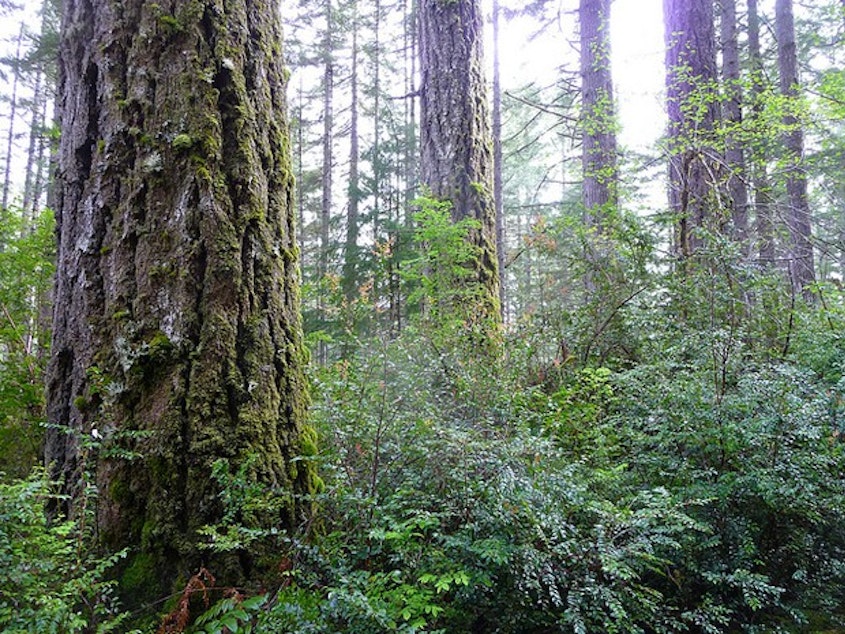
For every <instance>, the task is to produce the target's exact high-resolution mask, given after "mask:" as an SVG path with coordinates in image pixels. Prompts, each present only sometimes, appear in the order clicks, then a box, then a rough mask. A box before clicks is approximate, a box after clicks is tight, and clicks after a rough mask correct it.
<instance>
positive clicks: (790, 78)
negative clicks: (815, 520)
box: [775, 0, 816, 301]
mask: <svg viewBox="0 0 845 634" xmlns="http://www.w3.org/2000/svg"><path fill="white" fill-rule="evenodd" d="M775 30H776V35H777V41H778V69H779V71H780V91H781V94H782V95H783V96H784V97H786V98H787V99H788V100H789V103H790V106H792V105H795V102H796V101H797V98H798V97H799V95H800V89H799V83H798V57H797V54H796V47H795V21H794V18H793V14H792V0H777V1H776V2H775ZM791 110H792V108H791V107H788V108H787V114H786V115H785V116H784V120H783V123H784V126H785V128H786V131H785V133H784V147H785V149H786V153H787V157H786V158H787V175H786V193H787V200H788V204H789V210H788V213H787V215H786V216H787V225H788V227H789V237H790V246H791V257H790V267H789V271H790V279H791V281H792V286H793V289H795V291H796V292H800V293H801V294H802V295H803V296H804V298H805V299H807V300H808V301H811V300H812V299H813V292H812V289H811V288H810V287H811V285H812V284H813V282H814V281H815V278H816V273H815V265H814V263H813V245H812V242H811V221H810V204H809V201H808V199H807V173H806V171H805V170H804V163H803V162H804V130H803V128H802V127H801V122H800V121H799V120H798V118H797V116H796V115H795V114H794V113H793V112H792V111H791Z"/></svg>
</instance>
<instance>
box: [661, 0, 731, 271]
mask: <svg viewBox="0 0 845 634" xmlns="http://www.w3.org/2000/svg"><path fill="white" fill-rule="evenodd" d="M663 15H664V23H665V30H666V96H667V99H666V103H667V110H668V115H669V206H670V210H671V211H672V213H673V215H674V216H675V218H676V244H675V250H676V254H677V256H678V257H679V258H680V259H681V260H685V259H687V258H689V257H690V256H691V255H693V254H694V253H695V252H696V251H697V250H699V249H700V247H701V246H702V244H703V239H702V231H703V230H709V231H713V230H720V229H721V225H722V224H723V219H722V218H721V211H720V207H721V201H720V200H719V180H720V179H719V173H720V170H721V167H720V164H721V157H719V156H717V155H716V152H715V150H714V147H715V142H714V141H715V139H714V130H715V127H716V122H717V121H718V119H719V116H720V115H719V106H718V99H717V95H716V92H717V73H716V36H715V26H714V21H713V0H663Z"/></svg>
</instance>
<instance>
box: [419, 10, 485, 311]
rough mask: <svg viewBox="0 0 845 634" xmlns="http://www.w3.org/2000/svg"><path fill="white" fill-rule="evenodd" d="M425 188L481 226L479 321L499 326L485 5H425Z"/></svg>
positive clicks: (476, 236)
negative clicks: (484, 45)
mask: <svg viewBox="0 0 845 634" xmlns="http://www.w3.org/2000/svg"><path fill="white" fill-rule="evenodd" d="M419 11H420V13H419V38H420V72H421V86H420V106H421V113H420V116H421V120H420V147H421V152H422V156H421V159H422V160H421V164H420V169H421V180H422V183H423V184H424V185H425V186H426V187H428V189H429V190H430V192H431V195H432V196H433V197H434V198H436V199H438V200H444V201H450V202H451V204H452V218H453V220H455V221H459V220H462V219H464V218H473V219H475V220H477V221H478V222H479V228H478V229H477V230H474V231H473V232H472V234H471V237H470V239H471V240H472V242H473V243H474V244H475V246H477V247H478V257H477V259H476V262H475V263H473V266H474V267H475V270H476V273H477V278H478V281H479V282H480V284H481V285H482V287H483V288H484V289H485V291H486V292H485V297H484V298H483V300H482V301H481V303H480V305H478V306H477V310H476V314H477V315H478V316H479V317H485V318H489V319H491V320H499V319H500V313H499V305H498V304H499V289H498V286H499V277H498V266H497V254H496V249H497V245H496V217H495V205H494V201H493V146H492V135H491V131H490V113H489V106H488V100H487V93H486V88H485V83H486V82H485V76H484V64H483V57H482V19H481V10H480V7H479V3H478V1H477V0H421V2H420V5H419Z"/></svg>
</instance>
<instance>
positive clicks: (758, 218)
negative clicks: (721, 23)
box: [748, 0, 775, 269]
mask: <svg viewBox="0 0 845 634" xmlns="http://www.w3.org/2000/svg"><path fill="white" fill-rule="evenodd" d="M748 58H749V65H750V67H751V101H752V116H753V117H755V119H759V118H760V117H762V115H763V92H764V91H765V78H764V75H763V55H762V52H761V50H760V14H759V11H758V9H757V0H748ZM750 154H751V181H752V187H753V189H754V217H755V222H756V233H757V257H758V258H759V262H760V267H761V268H763V269H770V268H771V267H773V266H774V263H775V235H774V224H773V222H772V201H771V185H770V183H769V176H768V171H767V168H766V162H767V158H768V148H767V147H761V146H759V145H758V146H754V145H752V146H751V148H750Z"/></svg>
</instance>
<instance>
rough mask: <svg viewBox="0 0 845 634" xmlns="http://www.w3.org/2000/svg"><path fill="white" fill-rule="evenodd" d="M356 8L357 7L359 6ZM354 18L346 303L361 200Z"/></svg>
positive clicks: (354, 284)
mask: <svg viewBox="0 0 845 634" xmlns="http://www.w3.org/2000/svg"><path fill="white" fill-rule="evenodd" d="M356 6H357V5H356ZM353 12H355V13H354V14H353V17H352V68H351V77H350V92H351V93H352V95H351V104H350V123H349V190H348V196H347V208H346V243H345V246H344V254H343V288H344V295H345V297H346V300H347V301H349V302H351V301H352V300H354V299H355V297H356V296H357V293H358V275H357V261H358V223H359V219H358V215H359V214H358V202H359V200H360V198H361V193H360V183H359V176H358V155H359V153H360V150H359V147H358V16H357V9H356V8H353Z"/></svg>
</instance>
